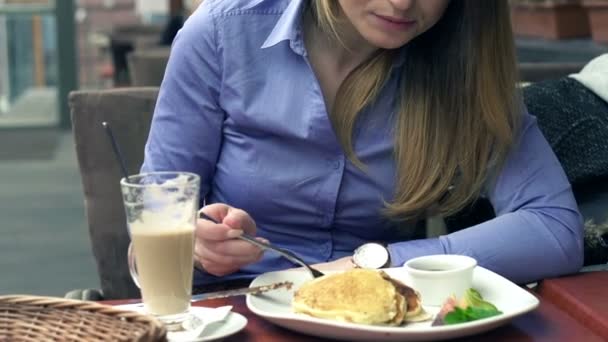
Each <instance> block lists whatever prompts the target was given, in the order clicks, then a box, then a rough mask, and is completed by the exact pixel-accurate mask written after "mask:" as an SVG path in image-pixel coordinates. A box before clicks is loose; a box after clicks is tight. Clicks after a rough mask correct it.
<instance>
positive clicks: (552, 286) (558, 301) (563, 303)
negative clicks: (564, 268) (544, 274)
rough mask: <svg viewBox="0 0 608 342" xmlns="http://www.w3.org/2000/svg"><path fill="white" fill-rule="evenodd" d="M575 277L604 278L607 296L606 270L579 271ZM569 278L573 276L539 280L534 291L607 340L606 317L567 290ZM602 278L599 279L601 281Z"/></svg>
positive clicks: (607, 326) (607, 327)
mask: <svg viewBox="0 0 608 342" xmlns="http://www.w3.org/2000/svg"><path fill="white" fill-rule="evenodd" d="M575 277H576V278H578V279H577V280H578V281H581V279H585V280H586V279H589V280H590V281H591V280H595V281H597V280H598V279H600V278H603V279H606V287H605V288H606V296H607V297H608V272H599V271H598V272H589V273H581V274H578V275H576V276H575ZM571 279H573V278H572V277H571V276H570V277H567V278H554V279H546V280H543V281H541V282H540V284H539V286H538V288H537V290H536V293H537V295H538V296H539V297H540V298H542V299H544V300H546V301H549V302H551V303H552V304H553V305H555V306H557V307H558V308H559V309H560V310H562V311H564V312H565V313H567V314H568V315H570V316H571V317H572V318H574V319H575V320H576V321H578V322H579V323H580V324H581V325H583V326H586V327H587V328H589V329H590V330H591V331H593V332H594V333H596V334H598V335H599V336H601V337H603V338H606V339H607V340H608V317H603V316H602V315H598V314H597V313H596V312H594V311H593V309H592V308H590V307H589V306H587V305H585V303H584V302H581V301H580V300H579V299H578V298H577V297H576V296H575V294H574V293H572V292H570V291H568V290H569V288H568V281H571ZM603 279H601V280H602V281H603Z"/></svg>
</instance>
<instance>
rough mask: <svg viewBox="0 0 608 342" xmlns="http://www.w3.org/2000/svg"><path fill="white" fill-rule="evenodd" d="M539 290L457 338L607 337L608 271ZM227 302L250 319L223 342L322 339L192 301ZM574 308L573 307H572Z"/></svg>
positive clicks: (241, 303)
mask: <svg viewBox="0 0 608 342" xmlns="http://www.w3.org/2000/svg"><path fill="white" fill-rule="evenodd" d="M535 295H536V296H537V297H539V299H540V306H539V307H538V308H537V309H536V310H534V311H532V312H530V313H528V314H526V315H523V316H520V317H518V318H516V319H514V320H513V321H512V322H511V323H510V324H507V325H504V326H502V327H500V328H497V329H494V330H492V331H489V332H487V333H484V334H480V335H474V336H469V337H466V338H463V339H458V340H455V341H585V342H591V341H608V272H593V273H585V274H580V275H576V276H571V277H564V278H558V279H550V280H545V281H543V282H542V283H541V284H540V286H539V287H538V290H537V291H536V292H535ZM131 302H135V301H134V300H131V301H106V302H104V303H106V304H111V305H117V304H127V303H131ZM223 305H232V306H233V307H234V308H233V310H234V311H235V312H238V313H240V314H242V315H244V316H245V317H247V320H248V321H249V322H248V324H247V327H245V329H244V330H243V331H241V332H239V333H238V334H235V335H232V336H230V337H228V338H226V339H225V340H224V341H234V342H253V341H256V342H257V341H263V342H275V341H276V342H279V341H281V342H282V341H290V342H291V341H293V342H300V341H310V342H312V341H323V340H322V339H320V338H318V337H314V336H307V335H303V334H300V333H297V332H293V331H290V330H287V329H284V328H281V327H279V326H276V325H274V324H272V323H270V322H268V321H266V320H264V319H262V318H260V317H258V316H256V315H255V314H253V313H252V312H251V311H249V309H248V308H247V305H246V304H245V298H244V297H242V296H241V297H233V298H224V299H213V300H207V301H200V302H196V303H194V306H207V307H218V306H223ZM570 307H573V308H575V309H574V310H570ZM594 317H595V318H594ZM326 341H329V340H326Z"/></svg>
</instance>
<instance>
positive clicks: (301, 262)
mask: <svg viewBox="0 0 608 342" xmlns="http://www.w3.org/2000/svg"><path fill="white" fill-rule="evenodd" d="M199 218H202V219H204V220H207V221H211V222H213V223H215V224H220V223H219V222H218V221H217V220H215V219H214V218H211V217H209V216H208V215H206V214H205V213H203V212H202V211H201V212H199ZM237 238H238V239H241V240H243V241H246V242H249V243H250V244H252V245H255V246H257V247H259V248H261V249H263V250H271V251H275V252H277V253H279V254H280V255H281V256H282V257H284V258H285V259H287V260H289V261H291V262H293V263H296V264H298V265H301V266H303V267H304V268H306V269H308V271H310V273H311V274H312V276H313V278H319V277H322V276H324V275H325V274H323V272H321V271H319V270H317V269H315V268H313V267H311V266H310V265H308V264H307V263H306V262H304V260H302V259H300V257H298V256H297V255H295V254H294V253H293V252H291V251H288V250H286V249H283V248H279V247H276V246H274V245H272V244H270V243H265V242H261V241H258V240H256V239H255V237H253V236H251V235H249V234H247V233H245V232H243V233H242V234H241V235H239V236H238V237H237Z"/></svg>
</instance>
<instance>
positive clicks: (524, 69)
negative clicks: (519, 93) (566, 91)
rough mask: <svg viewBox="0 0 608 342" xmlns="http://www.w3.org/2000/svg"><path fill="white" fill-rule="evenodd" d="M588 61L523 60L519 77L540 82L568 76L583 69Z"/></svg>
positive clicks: (525, 80)
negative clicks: (533, 61)
mask: <svg viewBox="0 0 608 342" xmlns="http://www.w3.org/2000/svg"><path fill="white" fill-rule="evenodd" d="M585 63H586V62H570V63H566V62H535V63H532V62H521V63H519V64H518V68H519V77H520V79H521V80H522V81H523V82H540V81H546V80H553V79H558V78H562V77H566V76H568V75H570V74H573V73H577V72H579V71H581V69H583V67H584V66H585Z"/></svg>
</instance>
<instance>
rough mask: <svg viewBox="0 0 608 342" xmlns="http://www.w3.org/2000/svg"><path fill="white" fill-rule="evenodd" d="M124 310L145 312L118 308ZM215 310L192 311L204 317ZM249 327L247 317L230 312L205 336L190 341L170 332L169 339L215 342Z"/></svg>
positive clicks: (171, 341) (132, 307)
mask: <svg viewBox="0 0 608 342" xmlns="http://www.w3.org/2000/svg"><path fill="white" fill-rule="evenodd" d="M117 307H119V308H122V309H127V310H133V311H137V312H143V306H140V305H133V304H130V305H120V306H117ZM213 310H214V308H207V307H203V306H193V307H191V308H190V311H191V312H193V313H196V314H198V315H200V316H202V317H205V315H207V314H209V313H213ZM246 325H247V318H245V316H243V315H241V314H239V313H237V312H234V311H233V312H230V313H229V314H228V317H226V320H225V321H224V322H222V323H214V324H212V325H210V326H208V327H207V328H205V331H204V332H203V336H201V337H199V338H196V339H190V338H187V337H186V336H187V335H186V333H185V332H179V331H175V332H173V331H170V332H168V333H167V339H168V340H169V342H203V341H214V340H218V339H221V338H225V337H228V336H230V335H233V334H236V333H237V332H239V331H241V330H243V328H245V326H246Z"/></svg>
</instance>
